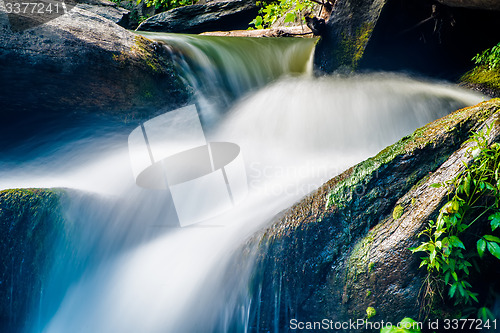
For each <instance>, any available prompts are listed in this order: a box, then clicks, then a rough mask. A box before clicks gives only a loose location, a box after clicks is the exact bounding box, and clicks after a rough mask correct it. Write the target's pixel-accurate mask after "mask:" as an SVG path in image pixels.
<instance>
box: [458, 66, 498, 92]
mask: <svg viewBox="0 0 500 333" xmlns="http://www.w3.org/2000/svg"><path fill="white" fill-rule="evenodd" d="M460 82H461V84H462V85H463V86H466V87H469V88H472V89H474V90H478V91H480V92H482V93H484V94H487V95H490V96H492V97H500V70H499V69H488V68H485V67H475V68H474V69H473V70H471V71H469V72H467V73H466V74H464V75H463V76H462V77H461V78H460Z"/></svg>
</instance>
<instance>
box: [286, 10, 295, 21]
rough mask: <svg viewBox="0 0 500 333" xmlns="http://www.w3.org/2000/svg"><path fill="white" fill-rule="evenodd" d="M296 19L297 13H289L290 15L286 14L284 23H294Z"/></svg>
mask: <svg viewBox="0 0 500 333" xmlns="http://www.w3.org/2000/svg"><path fill="white" fill-rule="evenodd" d="M295 18H296V15H295V13H292V12H288V13H287V14H286V16H285V21H284V23H288V22H294V21H295Z"/></svg>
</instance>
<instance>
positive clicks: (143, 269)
mask: <svg viewBox="0 0 500 333" xmlns="http://www.w3.org/2000/svg"><path fill="white" fill-rule="evenodd" d="M205 97H207V96H205ZM208 99H209V97H208ZM481 100H482V97H481V96H478V95H476V94H473V93H470V92H467V91H464V90H461V89H458V88H456V87H452V86H446V85H444V84H437V83H426V82H419V81H416V80H413V79H410V78H407V77H401V76H395V75H387V74H373V75H367V76H356V77H350V78H345V77H325V78H321V79H313V78H311V77H309V76H302V77H290V76H284V77H282V78H281V79H279V80H277V81H274V82H272V83H270V84H269V85H267V86H265V87H262V88H260V89H258V90H254V91H252V92H251V93H249V94H248V95H245V96H244V97H243V98H241V99H239V100H238V101H237V102H236V103H235V104H234V105H233V106H232V107H231V109H230V110H229V112H228V113H227V114H225V115H224V116H223V117H222V119H221V120H220V121H219V123H218V124H217V125H216V126H214V127H212V128H211V129H210V130H209V133H208V134H207V136H208V138H209V139H217V140H224V141H230V142H235V143H237V144H239V145H240V146H241V147H242V153H243V156H244V158H245V162H246V167H247V173H248V176H249V185H250V193H249V196H248V198H247V199H246V200H245V202H244V203H242V204H241V205H240V206H238V207H237V208H235V209H233V210H232V211H230V212H228V213H226V214H224V215H221V216H219V217H217V218H214V219H212V220H210V221H207V222H205V223H203V224H202V225H199V226H196V227H189V228H183V229H181V228H176V227H175V226H176V220H175V219H176V218H175V213H174V212H173V209H172V205H171V203H169V197H168V194H166V193H163V192H150V191H146V190H141V189H139V188H137V187H136V186H135V185H134V183H133V177H132V173H131V171H130V169H129V167H128V163H129V162H128V158H129V157H128V152H127V150H126V143H127V142H126V136H124V133H123V130H121V129H118V128H117V129H116V134H113V133H110V134H109V135H107V136H98V137H91V138H89V139H86V140H85V142H83V143H81V145H78V147H79V148H78V149H76V150H72V149H67V148H65V145H64V143H62V144H61V147H60V148H59V149H55V150H54V151H52V152H51V154H50V155H49V156H48V157H47V156H44V158H42V159H40V158H39V159H35V160H33V161H26V162H25V163H21V164H20V165H19V167H17V168H15V169H12V170H1V172H2V177H0V188H12V187H22V186H30V187H33V186H38V187H54V186H65V187H69V188H74V189H82V190H86V191H90V192H91V193H87V194H82V193H79V192H70V199H71V200H70V203H69V206H68V210H67V217H68V219H69V220H71V221H74V223H75V224H77V229H78V230H79V231H80V232H79V233H78V234H76V235H71V236H70V237H71V239H72V240H73V242H72V243H71V244H63V247H62V249H61V250H65V251H73V253H75V257H78V258H80V259H75V260H76V261H77V262H76V263H71V265H73V266H75V267H76V266H78V267H80V269H79V270H78V272H75V273H73V272H72V270H71V269H69V268H67V267H73V266H71V265H68V263H65V262H61V263H59V265H60V266H61V267H55V268H54V277H53V280H52V281H48V282H47V288H46V291H45V292H44V295H43V298H42V300H41V304H40V308H41V309H43V308H45V307H48V308H50V309H52V310H50V309H49V310H46V311H40V320H39V323H37V324H35V323H34V324H33V326H32V327H30V328H29V329H28V331H31V332H38V331H43V332H61V333H66V332H96V333H97V332H131V333H132V332H134V333H135V332H148V333H149V332H162V333H165V332H167V333H168V332H172V333H184V332H186V333H188V332H234V331H235V330H234V327H233V328H229V326H227V325H228V323H229V321H230V320H231V316H232V315H233V314H234V313H239V315H240V317H241V318H240V319H239V322H240V325H239V326H238V328H237V330H238V331H241V332H246V331H247V329H248V327H247V326H246V323H247V322H248V320H247V319H248V312H247V309H248V304H249V303H250V302H252V300H251V299H248V298H245V297H244V296H245V295H246V293H245V289H244V288H245V282H246V279H247V278H248V272H250V271H251V265H252V261H251V256H249V258H248V259H249V260H248V262H243V263H241V266H242V267H241V269H240V270H239V271H234V272H233V274H234V276H236V277H237V278H235V279H233V280H234V281H232V282H231V283H229V282H228V283H227V284H226V283H225V282H224V281H221V279H223V278H224V275H223V274H224V271H225V265H226V264H227V262H228V260H229V259H230V258H231V255H232V254H234V253H235V252H236V251H237V249H238V247H239V246H240V245H241V244H242V243H243V242H244V241H245V239H247V237H248V236H249V235H251V234H252V233H253V232H254V231H256V230H258V229H259V228H261V227H262V226H264V225H266V224H267V223H268V222H269V221H270V219H271V218H272V217H273V216H274V215H275V214H277V213H278V212H280V211H281V210H282V209H284V208H286V207H288V206H289V205H291V204H292V203H294V202H295V201H297V200H299V199H300V198H301V197H302V196H304V195H306V194H307V193H309V192H310V191H312V190H314V189H315V188H317V187H318V186H320V185H321V184H322V183H324V182H325V181H327V180H328V179H329V178H331V177H332V176H334V175H335V174H338V173H340V172H341V171H342V170H344V169H346V168H347V167H349V166H351V165H353V164H355V163H357V162H359V161H361V160H363V159H365V158H367V157H369V156H371V155H374V154H376V153H377V152H378V151H379V150H380V149H381V148H383V147H385V146H387V145H389V144H392V143H393V142H395V141H397V140H398V139H399V138H401V137H403V136H405V135H407V134H410V133H411V132H412V131H413V130H414V129H416V128H417V127H419V126H422V125H424V124H425V123H427V122H429V121H431V120H433V119H436V118H438V117H440V116H443V115H445V114H447V113H449V112H451V111H453V110H456V109H458V108H460V107H463V106H466V105H473V104H475V103H477V102H480V101H481ZM96 147H100V148H99V149H100V150H99V153H95V152H94V151H95V149H96ZM92 193H96V194H92ZM193 205H196V203H195V202H193ZM81 258H83V259H81ZM78 260H80V261H78ZM61 275H64V276H65V277H66V282H67V281H70V282H71V285H70V286H69V288H67V289H63V290H60V288H61V287H60V286H64V283H63V284H60V280H61V279H63V278H61ZM63 280H64V279H63ZM235 281H236V282H235ZM58 288H59V289H58ZM62 295H63V296H64V297H62V301H61V302H60V304H59V303H58V300H59V299H60V297H61V296H62ZM241 295H243V298H242V297H241ZM58 297H59V298H58ZM56 300H57V301H56ZM54 302H55V303H56V304H52V303H54ZM56 309H57V311H55V310H56ZM53 311H55V312H54V313H53ZM225 325H226V326H225Z"/></svg>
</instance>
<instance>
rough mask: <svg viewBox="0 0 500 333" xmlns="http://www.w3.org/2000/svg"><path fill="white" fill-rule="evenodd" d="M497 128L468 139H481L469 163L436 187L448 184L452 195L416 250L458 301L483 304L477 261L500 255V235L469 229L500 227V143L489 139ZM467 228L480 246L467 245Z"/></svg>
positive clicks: (431, 223)
mask: <svg viewBox="0 0 500 333" xmlns="http://www.w3.org/2000/svg"><path fill="white" fill-rule="evenodd" d="M492 128H493V125H492V126H490V127H488V128H487V129H486V133H484V132H479V133H473V135H472V136H471V138H470V139H469V140H468V142H474V143H476V146H475V147H471V148H469V149H468V151H467V153H468V154H471V157H472V158H473V160H472V162H471V163H470V165H466V166H465V169H464V170H463V171H462V172H460V173H459V174H458V175H457V176H456V177H454V178H453V179H451V180H449V181H446V182H443V183H437V184H433V185H432V186H433V187H447V188H448V189H449V197H451V199H450V200H449V201H448V202H447V203H446V204H445V205H444V206H443V207H442V208H441V209H440V212H439V216H438V218H437V220H436V221H435V222H434V221H429V224H428V228H427V229H425V230H424V231H423V232H422V233H421V234H420V235H424V236H426V237H427V238H428V241H425V242H423V243H422V244H421V245H420V246H418V247H416V248H413V249H411V250H412V252H414V253H415V252H424V253H425V256H424V257H422V258H421V259H422V262H421V264H420V267H423V266H425V267H426V268H427V273H428V279H427V281H430V280H431V279H432V278H434V279H435V281H436V280H437V281H438V284H439V283H440V284H441V286H444V287H448V295H449V297H450V298H453V299H454V300H455V303H456V304H459V303H462V304H471V303H472V301H474V302H476V303H477V302H478V299H477V296H478V294H476V293H474V292H473V291H472V286H471V284H470V283H469V282H468V281H467V280H468V277H469V274H470V270H471V269H472V266H473V264H472V262H475V260H476V259H480V258H483V257H484V256H485V255H486V254H487V253H488V252H489V253H490V255H493V256H494V257H496V258H498V259H500V246H499V244H500V238H499V237H497V236H495V235H493V234H489V233H488V234H482V233H478V232H475V233H473V234H472V235H471V233H472V232H471V229H470V228H471V226H472V225H473V224H474V223H475V222H476V221H478V220H481V219H482V221H489V222H488V223H489V225H490V229H491V232H492V233H493V232H495V231H496V232H497V233H498V230H500V229H498V228H499V226H500V209H499V208H500V207H499V203H500V145H499V144H497V143H494V144H492V145H491V146H488V139H487V138H488V136H489V135H490V132H491V129H492ZM485 217H488V219H485ZM476 229H477V228H476ZM497 229H498V230H497ZM483 230H484V229H483ZM466 232H467V233H468V236H472V237H474V240H475V242H476V244H475V245H476V246H475V249H467V248H466V246H465V245H464V242H463V235H464V234H465V233H466Z"/></svg>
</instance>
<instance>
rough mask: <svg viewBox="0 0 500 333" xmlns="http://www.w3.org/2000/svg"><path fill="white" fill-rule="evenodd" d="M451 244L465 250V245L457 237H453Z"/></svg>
mask: <svg viewBox="0 0 500 333" xmlns="http://www.w3.org/2000/svg"><path fill="white" fill-rule="evenodd" d="M450 244H451V245H453V246H454V247H460V248H462V249H464V250H465V246H464V243H462V241H461V240H460V238H458V237H457V236H451V237H450Z"/></svg>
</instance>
